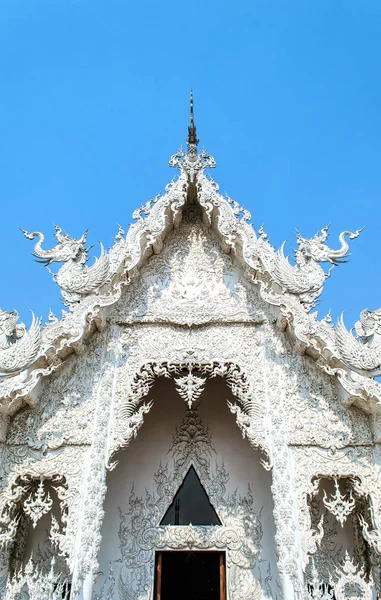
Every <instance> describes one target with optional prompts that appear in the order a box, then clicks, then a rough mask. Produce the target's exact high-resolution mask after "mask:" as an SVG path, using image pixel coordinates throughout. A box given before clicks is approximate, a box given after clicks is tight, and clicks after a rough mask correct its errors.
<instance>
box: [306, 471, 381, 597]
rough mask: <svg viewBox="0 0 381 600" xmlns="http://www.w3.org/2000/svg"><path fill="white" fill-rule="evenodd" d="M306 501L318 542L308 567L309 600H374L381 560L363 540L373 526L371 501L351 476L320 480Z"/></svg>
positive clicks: (317, 479)
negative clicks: (327, 599) (318, 538)
mask: <svg viewBox="0 0 381 600" xmlns="http://www.w3.org/2000/svg"><path fill="white" fill-rule="evenodd" d="M314 484H315V492H314V493H313V494H311V495H310V496H309V497H308V505H309V510H310V515H311V523H312V527H313V528H314V529H315V530H316V531H317V530H320V541H319V543H318V546H317V549H316V552H315V554H314V555H313V556H312V557H311V558H310V561H309V564H308V566H307V582H308V584H307V587H308V591H309V594H310V597H311V598H318V599H319V598H325V597H327V598H332V600H337V599H339V598H342V597H345V598H358V599H361V598H363V599H368V598H371V597H372V591H371V590H372V588H373V584H375V585H376V588H377V589H379V584H380V576H379V573H380V559H379V555H378V554H377V553H375V552H374V550H373V549H372V547H371V546H370V545H369V544H368V543H367V541H366V540H365V539H364V536H363V527H364V523H366V524H368V523H370V522H371V518H370V503H369V498H368V497H367V495H366V494H364V493H363V492H362V489H361V482H360V481H359V480H358V478H353V477H321V478H316V479H315V481H314Z"/></svg>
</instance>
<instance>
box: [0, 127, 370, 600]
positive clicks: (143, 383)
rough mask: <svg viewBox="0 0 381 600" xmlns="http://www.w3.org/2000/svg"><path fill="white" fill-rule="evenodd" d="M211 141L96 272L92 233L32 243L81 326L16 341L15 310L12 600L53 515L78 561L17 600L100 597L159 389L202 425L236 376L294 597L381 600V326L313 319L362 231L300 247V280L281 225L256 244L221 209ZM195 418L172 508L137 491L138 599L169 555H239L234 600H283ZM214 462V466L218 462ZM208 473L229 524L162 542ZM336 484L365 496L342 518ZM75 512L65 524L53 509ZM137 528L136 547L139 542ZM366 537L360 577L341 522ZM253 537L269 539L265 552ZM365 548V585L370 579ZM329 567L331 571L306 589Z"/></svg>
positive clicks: (4, 454) (7, 493) (241, 503)
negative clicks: (114, 477) (216, 383)
mask: <svg viewBox="0 0 381 600" xmlns="http://www.w3.org/2000/svg"><path fill="white" fill-rule="evenodd" d="M192 139H193V141H192V142H189V144H188V152H187V153H184V152H179V153H177V154H175V155H174V156H173V157H172V159H171V161H170V164H171V166H174V167H176V168H179V170H180V175H179V177H178V179H177V180H174V181H172V182H171V183H170V184H169V185H168V186H167V188H166V191H165V194H164V195H163V196H157V197H156V198H153V199H152V200H149V201H148V202H147V203H146V204H145V205H143V206H142V207H141V208H140V209H138V210H137V211H135V213H134V218H135V219H136V222H135V223H134V224H133V225H132V226H131V227H130V229H129V230H128V232H127V233H126V234H125V233H124V231H123V230H122V229H121V228H120V229H119V231H118V234H117V236H116V238H115V242H114V244H113V246H112V248H111V249H110V250H109V251H108V252H106V251H104V250H103V248H102V249H101V256H100V257H99V259H97V260H96V261H95V263H94V265H93V266H91V267H87V266H86V261H87V255H88V251H87V249H86V248H85V239H86V235H84V236H82V238H80V239H79V240H76V239H73V238H69V236H67V235H66V234H62V231H61V230H60V229H58V228H57V229H56V238H57V245H56V246H55V248H53V249H51V250H43V249H42V242H43V236H42V234H37V233H36V234H27V237H29V238H34V237H38V238H39V241H38V242H37V244H36V246H35V254H36V255H37V256H38V257H39V258H41V259H42V260H43V261H45V262H47V263H48V264H49V263H52V262H63V263H64V265H63V266H62V267H61V268H60V269H59V271H58V273H57V275H56V276H55V279H56V281H57V283H58V284H59V286H60V287H61V290H62V295H63V297H64V299H65V301H66V302H67V305H68V308H69V311H68V312H64V313H63V316H62V318H61V319H57V318H55V317H54V316H50V318H49V321H48V323H47V324H46V326H45V327H44V328H42V329H41V327H40V323H39V321H38V320H37V319H36V318H35V317H34V316H33V321H32V325H31V327H30V329H29V330H28V331H27V330H26V328H25V326H24V325H22V324H20V325H17V319H18V315H17V312H16V311H14V312H12V313H6V312H4V311H1V312H0V374H1V376H2V377H3V379H2V380H1V381H0V411H1V412H0V425H1V433H2V440H3V443H2V445H1V447H0V450H1V464H2V472H1V475H2V477H1V480H0V545H1V548H2V555H1V561H0V562H1V564H0V566H1V571H0V589H1V590H2V591H1V593H4V590H5V589H6V579H7V574H8V572H11V573H12V568H13V567H12V565H16V564H17V565H21V564H23V560H24V554H23V553H24V551H25V539H26V533H27V529H28V523H29V520H30V519H31V521H30V522H31V523H32V522H34V524H37V527H36V529H38V526H39V525H40V517H41V516H42V515H44V514H48V513H49V515H51V521H50V523H51V524H50V530H49V544H50V548H51V549H53V550H51V551H52V552H53V554H54V556H56V557H59V558H61V559H62V563H60V564H58V562H56V564H55V565H54V570H55V571H54V573H55V574H54V577H53V576H51V577H50V575H49V572H50V571H49V570H50V562H49V568H47V567H46V565H47V563H46V558H45V559H44V561H42V562H43V563H44V568H43V569H42V566H41V565H42V562H41V561H39V560H37V561H36V560H35V558H36V557H34V562H30V563H29V564H28V565H25V564H24V568H23V569H22V570H21V571H20V572H18V571H17V573H13V576H12V580H9V583H8V588H7V589H8V591H7V594H8V596H7V600H11V598H13V596H12V594H14V595H15V594H18V593H21V590H22V589H23V588H24V591H25V586H27V587H28V588H29V597H30V598H33V599H34V598H36V599H37V596H36V594H37V593H38V592H37V591H36V590H37V588H36V582H37V580H39V581H41V594H42V592H43V593H44V594H45V587H46V590H48V591H47V592H46V594H47V596H46V598H49V599H50V600H53V599H54V600H55V596H54V594H55V593H56V592H55V591H54V592H52V591H51V589H50V588H49V585H50V583H51V581H52V580H53V579H54V581H58V580H57V579H56V577H58V578H60V577H62V578H63V577H65V578H66V577H67V576H69V577H70V578H71V580H72V591H71V600H77V598H78V594H79V593H80V590H81V588H82V586H83V582H84V581H86V585H88V586H89V587H88V588H87V589H90V592H88V597H87V598H86V600H88V598H91V597H94V594H93V592H91V585H92V583H91V582H92V578H93V577H95V575H96V573H97V572H98V571H99V565H98V552H99V547H100V543H101V524H102V519H103V501H104V497H105V493H106V473H107V469H111V468H113V467H114V466H115V464H116V463H115V460H116V458H115V455H116V453H117V451H118V450H120V449H121V448H124V447H126V446H128V444H129V443H130V441H131V439H132V438H133V437H134V436H136V435H138V432H139V430H140V428H141V427H142V425H143V423H144V418H145V416H146V415H147V413H148V412H149V411H150V409H151V407H152V406H153V404H152V403H153V402H156V398H155V397H153V398H148V399H147V401H145V398H146V397H147V396H148V395H149V394H150V392H151V390H152V386H153V384H154V382H155V381H156V379H157V378H158V377H167V378H169V379H171V380H172V383H171V385H172V384H173V386H174V387H175V388H177V390H178V392H179V395H180V397H181V398H182V399H183V400H185V402H187V404H188V407H190V409H194V408H195V407H196V406H197V402H198V399H199V396H200V394H201V393H202V391H203V389H204V388H207V386H208V385H210V381H211V379H212V378H214V377H217V376H219V377H223V378H224V379H226V381H227V383H228V385H229V388H230V391H231V394H232V395H230V394H229V391H228V393H227V395H229V400H228V407H229V409H230V411H231V413H233V414H234V416H235V420H236V422H237V424H238V426H239V428H240V430H241V432H242V434H243V435H244V437H246V438H247V439H248V441H249V442H250V444H251V445H252V446H253V447H255V448H260V449H261V450H263V452H264V453H265V455H266V457H265V458H264V460H263V466H264V467H265V468H266V469H267V470H270V471H271V472H272V488H271V490H272V497H273V501H274V520H275V525H276V546H277V552H278V555H279V557H278V570H279V574H280V578H281V587H282V594H283V600H295V599H297V600H299V599H302V598H304V596H305V594H306V593H307V594H308V595H307V598H308V597H311V593H310V592H311V590H310V591H308V589H306V581H308V576H309V575H311V576H312V578H314V577H315V579H314V581H315V588H314V590H315V592H317V588H316V585H317V584H316V582H317V581H319V578H320V581H322V582H323V584H324V585H323V584H319V586H322V587H321V589H320V591H321V592H322V594H325V596H324V595H322V596H321V598H330V597H332V590H331V588H330V587H329V585H331V584H329V582H330V581H332V582H333V583H332V585H333V586H334V588H335V597H336V599H338V598H344V597H345V596H344V595H343V594H344V593H345V592H344V591H343V590H344V589H345V586H348V585H349V586H351V585H352V584H353V586H359V587H358V589H360V591H362V592H361V593H364V598H365V597H367V596H366V594H368V591H369V590H370V589H371V587H372V585H373V582H372V578H373V580H374V585H375V586H376V587H377V586H378V587H379V584H378V581H379V578H380V577H379V574H380V572H381V566H380V551H381V542H380V540H381V534H380V532H381V483H380V481H381V478H380V475H381V474H380V467H379V465H380V464H381V450H380V444H379V442H380V440H381V436H380V434H379V431H378V430H377V427H378V422H379V420H380V416H379V415H380V409H379V404H380V402H381V392H380V385H379V383H378V382H377V381H374V380H373V379H372V377H374V376H376V375H379V374H380V363H381V359H380V340H379V337H380V332H379V329H380V311H379V310H378V311H374V312H370V311H363V313H362V314H361V317H360V321H359V323H357V324H356V326H355V330H356V336H357V338H356V337H354V336H353V335H352V334H351V333H349V332H348V331H347V330H346V329H345V327H344V325H343V323H342V322H341V323H340V324H339V325H338V327H337V329H336V330H335V329H334V327H333V326H332V324H331V323H330V318H329V317H327V318H324V319H322V320H319V319H318V316H317V313H313V314H311V313H309V310H310V308H311V306H312V305H313V303H314V302H315V301H316V299H317V298H318V296H319V295H320V293H321V292H322V289H323V284H324V281H325V279H326V278H327V277H328V276H329V275H330V272H331V271H329V272H328V273H327V272H325V271H323V269H322V268H321V266H320V265H319V263H324V262H330V263H331V264H332V265H335V264H337V263H338V262H340V259H341V258H344V257H346V256H347V253H348V245H347V243H346V241H345V238H346V237H349V238H351V239H353V238H355V237H357V236H358V234H359V232H355V233H353V234H352V233H350V232H344V233H342V234H341V236H340V240H341V248H340V249H339V250H331V249H330V248H329V247H328V246H327V245H326V240H327V233H328V232H327V228H325V229H323V230H322V232H321V234H317V235H316V236H315V237H313V238H311V239H306V238H302V237H301V236H300V235H299V234H298V250H297V251H296V256H295V262H296V264H295V265H291V264H290V263H289V262H288V260H287V259H286V257H285V256H284V250H283V246H282V248H281V249H280V251H278V252H276V251H275V249H274V248H273V247H272V246H271V244H270V242H269V238H268V236H267V234H265V232H264V231H263V229H261V230H259V232H258V236H257V235H256V233H255V231H254V229H253V227H252V226H251V225H250V223H249V220H250V218H251V217H250V214H249V213H248V212H247V211H245V209H243V208H242V207H241V206H240V205H239V204H238V203H236V202H235V201H234V200H231V199H230V198H229V197H226V196H222V195H221V194H220V193H219V189H218V185H217V183H216V182H215V181H213V180H212V179H211V178H210V177H209V176H208V175H207V174H206V173H205V169H207V168H212V167H214V166H215V161H214V159H213V158H212V157H211V156H209V155H208V154H207V153H206V152H203V153H201V154H197V148H196V141H195V139H196V138H195V132H194V136H193V138H192ZM179 401H181V400H180V398H179ZM222 401H223V402H225V398H223V399H222ZM21 408H23V409H24V410H22V411H21V410H20V409H21ZM188 418H189V419H190V418H192V419H194V423H193V425H194V435H196V434H197V435H198V436H199V437H198V438H197V439H198V441H197V444H196V442H195V439H194V438H193V437H192V435H193V434H192V435H190V434H189V431H190V429H189V431H188V429H187V426H185V429H184V430H183V431H182V434H183V442H182V443H180V441H179V438H177V441H176V440H175V443H174V445H173V447H172V449H171V452H172V454H171V457H172V458H171V460H172V467H173V469H174V471H170V470H168V469H166V468H165V467H162V468H161V469H159V471H157V473H156V476H157V481H158V489H157V493H156V495H155V497H148V496H147V497H146V498H140V497H137V496H134V495H132V496H131V514H129V515H124V514H123V515H122V523H121V528H120V540H121V544H122V550H123V552H122V555H123V556H122V561H123V563H121V564H123V570H124V571H123V574H122V576H123V577H124V578H125V579H124V581H125V583H126V586H127V588H126V589H128V590H129V592H128V593H129V594H130V596H128V595H127V596H125V597H126V598H128V599H129V600H133V599H135V598H137V597H138V596H137V594H138V593H141V594H146V595H147V593H148V589H147V588H146V586H147V585H148V586H150V585H152V560H153V558H152V557H153V553H154V550H155V548H164V547H165V548H178V547H183V548H188V549H189V548H191V547H195V548H199V549H200V548H204V549H205V548H224V547H225V548H227V549H228V551H229V557H230V558H229V561H230V562H229V563H228V569H229V582H228V583H229V593H230V596H231V598H229V600H233V599H234V600H237V599H242V600H243V599H245V600H246V599H249V598H250V600H252V599H253V598H258V600H259V599H262V600H263V599H270V598H273V600H276V595H277V593H276V592H274V589H272V591H271V585H270V584H271V581H272V580H274V578H275V577H276V575H275V574H274V573H270V572H266V573H267V574H265V573H264V572H263V569H259V566H258V564H259V560H260V558H259V557H260V546H261V543H262V537H261V536H262V529H261V527H262V525H261V515H260V514H259V513H258V514H257V513H256V514H255V518H254V519H253V520H252V521H250V523H249V525H248V524H247V521H246V519H249V515H250V514H252V507H253V505H252V499H253V497H254V496H253V494H254V491H252V492H250V491H248V493H247V494H246V495H245V497H243V498H241V499H240V498H238V496H234V495H233V496H232V495H231V494H230V493H229V494H228V493H227V492H226V490H225V489H224V485H225V484H224V482H225V481H226V478H227V476H228V475H227V473H226V470H224V467H223V465H222V464H221V462H219V463H218V465H216V468H215V469H213V468H212V467H211V463H210V460H209V458H210V456H209V455H208V452H209V451H210V439H209V438H208V436H207V432H206V430H205V428H204V427H203V426H202V423H200V422H199V420H198V417H197V411H194V410H190V412H189V413H188ZM185 425H186V424H185ZM188 425H189V422H188ZM377 431H378V433H377ZM200 448H202V452H203V453H206V455H207V456H209V458H208V461H207V462H206V463H205V462H203V460H201V455H200V453H199V449H200ZM208 448H209V450H208ZM192 461H193V462H194V464H195V467H196V470H197V472H198V474H199V475H200V478H201V480H202V482H203V484H204V486H205V489H206V490H207V493H208V495H209V497H210V499H211V501H212V502H213V503H214V504H215V508H216V510H217V511H218V514H219V515H220V517H221V521H222V522H223V526H222V527H221V528H218V527H212V528H208V529H205V528H201V527H186V528H185V527H179V528H177V529H176V530H174V529H169V528H166V527H160V526H158V522H160V520H159V521H158V516H159V513H160V514H162V513H163V510H164V509H165V508H166V507H167V506H168V503H169V502H170V500H171V499H172V498H173V495H174V493H175V491H176V490H175V487H176V483H177V484H179V483H180V482H181V478H182V477H183V476H184V472H183V470H184V469H186V466H187V464H190V463H191V462H192ZM323 478H328V479H330V480H334V481H341V479H346V480H349V481H351V486H352V487H351V488H350V491H349V492H348V493H347V494H346V495H345V496H344V495H343V494H342V493H341V492H339V491H338V490H336V495H334V496H333V497H332V496H329V495H326V496H325V501H324V502H323V501H322V498H323V497H324V495H323V493H321V496H319V502H318V489H319V482H320V481H322V479H323ZM319 493H320V492H319ZM56 497H57V498H58V504H59V510H58V512H59V518H56V516H55V515H54V514H53V513H52V509H51V499H54V498H55V499H57V498H56ZM353 502H354V503H355V505H354V506H353ZM322 504H323V506H324V504H325V513H324V514H322V509H321V505H322ZM327 509H328V510H327ZM329 511H331V513H333V514H332V515H331V513H330V515H331V520H330V519H329V518H328V517H327V514H328V512H329ZM156 517H157V518H156ZM333 517H335V518H333ZM336 517H337V519H338V521H337V522H336ZM44 518H45V517H44ZM145 519H147V521H146V522H145V521H144V520H145ZM333 521H334V523H333ZM132 522H133V526H134V527H135V526H136V531H138V532H139V536H138V538H137V539H133V538H132V537H131V531H132V529H131V527H132ZM147 523H148V525H147ZM349 523H352V525H353V530H354V537H355V538H356V539H355V540H354V545H355V546H356V552H357V554H356V552H355V553H354V557H351V559H350V561H351V564H352V567H351V566H350V565H349V562H348V561H347V559H346V557H345V556H344V557H343V552H344V548H343V547H342V545H341V542H340V539H341V538H340V530H341V529H342V527H341V525H343V528H345V527H346V526H348V524H349ZM32 529H33V527H32ZM244 529H245V531H244ZM244 535H249V537H250V539H251V541H252V542H253V543H252V546H250V547H249V548H248V549H247V548H246V547H244V544H243V542H242V540H243V536H244ZM17 538H20V540H21V542H20V544H17V543H16V544H15V540H16V539H17ZM132 544H135V546H134V548H132V546H131V545H132ZM364 548H366V550H367V553H368V563H369V564H368V563H367V572H366V573H365V575H364V573H362V572H361V568H360V567H359V566H358V563H359V557H361V556H364V552H363V550H364ZM135 550H136V551H135ZM322 551H324V553H325V556H326V559H325V561H322V560H321V558H320V557H321V553H322ZM335 553H336V554H337V555H338V556H340V558H344V559H345V560H344V562H342V564H341V566H340V565H339V564H337V565H336V563H335V568H336V567H337V568H338V569H339V572H338V573H336V572H332V569H331V570H329V569H328V567H327V562H329V561H331V557H333V556H334V555H335ZM312 555H314V556H315V558H316V573H315V575H313V573H310V572H308V573H307V576H306V570H307V571H308V564H309V561H310V557H311V556H312ZM128 556H130V559H129V558H128ZM351 556H352V555H351ZM348 560H349V559H348ZM129 561H130V562H129ZM331 562H332V563H333V561H331ZM359 564H360V563H359ZM62 565H64V566H62ZM353 565H356V566H353ZM340 568H341V570H340ZM41 569H42V570H41ZM353 569H355V570H353ZM253 573H254V575H253ZM56 574H57V575H56ZM119 575H120V573H119V572H118V574H117V576H118V577H119ZM117 576H116V566H115V565H113V566H112V568H111V570H110V574H109V578H108V579H106V581H105V584H104V586H103V591H102V592H100V596H99V597H100V598H102V600H105V599H106V598H107V599H111V598H114V596H113V594H114V591H112V590H116V588H117V586H118V577H117ZM49 577H50V579H49ZM356 578H357V579H356ZM259 581H260V582H261V583H260V585H258V582H259ZM49 582H50V583H49ZM89 582H90V583H89ZM147 582H148V584H147ZM368 584H369V586H370V587H369V588H368V587H367V586H368ZM62 585H64V584H63V579H62ZM311 585H314V584H311ZM12 586H13V587H12ZM20 586H21V587H20ZM44 586H45V587H44ZM49 589H50V591H49ZM356 589H357V588H356ZM110 590H111V591H110ZM139 590H140V592H139ZM24 591H23V592H22V593H24ZM378 591H379V590H378ZM118 593H119V592H118ZM49 594H50V596H49ZM52 594H53V595H52ZM274 594H275V597H274ZM340 594H341V596H340ZM279 596H280V594H279ZM41 597H42V596H39V597H38V598H39V600H40V598H41ZM120 597H123V596H120ZM142 597H145V596H144V595H143V596H142ZM312 597H314V598H316V597H319V596H316V594H315V593H313V596H312Z"/></svg>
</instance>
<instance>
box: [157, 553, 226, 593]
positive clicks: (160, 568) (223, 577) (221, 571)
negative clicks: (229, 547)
mask: <svg viewBox="0 0 381 600" xmlns="http://www.w3.org/2000/svg"><path fill="white" fill-rule="evenodd" d="M167 552H190V550H167ZM196 552H197V550H196ZM200 552H215V553H217V554H218V555H219V559H220V560H219V574H220V598H219V600H226V551H225V550H222V551H221V550H206V551H205V550H200ZM162 575H163V551H161V550H160V551H157V552H155V580H154V600H162V597H161V582H162Z"/></svg>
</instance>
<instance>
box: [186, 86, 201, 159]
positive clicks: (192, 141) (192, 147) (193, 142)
mask: <svg viewBox="0 0 381 600" xmlns="http://www.w3.org/2000/svg"><path fill="white" fill-rule="evenodd" d="M198 142H199V140H198V139H197V135H196V127H195V124H194V112H193V92H192V90H191V91H190V121H189V127H188V139H187V146H188V154H194V153H197V148H196V147H197V144H198Z"/></svg>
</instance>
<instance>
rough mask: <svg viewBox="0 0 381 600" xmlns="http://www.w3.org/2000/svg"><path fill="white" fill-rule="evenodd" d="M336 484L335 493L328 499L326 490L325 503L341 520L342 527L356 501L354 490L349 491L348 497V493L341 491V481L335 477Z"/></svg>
mask: <svg viewBox="0 0 381 600" xmlns="http://www.w3.org/2000/svg"><path fill="white" fill-rule="evenodd" d="M333 483H334V486H335V493H334V494H333V495H332V496H331V499H328V496H327V493H326V491H325V490H324V496H323V504H324V506H325V507H326V508H327V509H328V510H329V512H330V513H332V514H333V515H334V516H335V517H336V519H337V520H338V521H339V523H340V525H341V527H343V525H344V523H345V521H346V520H347V518H348V517H349V515H350V514H351V512H352V511H353V509H354V507H355V505H356V501H355V499H354V498H353V496H352V492H351V491H350V492H349V495H348V497H347V495H346V494H344V495H343V494H342V493H341V492H340V486H339V481H338V479H337V478H336V477H335V478H334V480H333Z"/></svg>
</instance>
